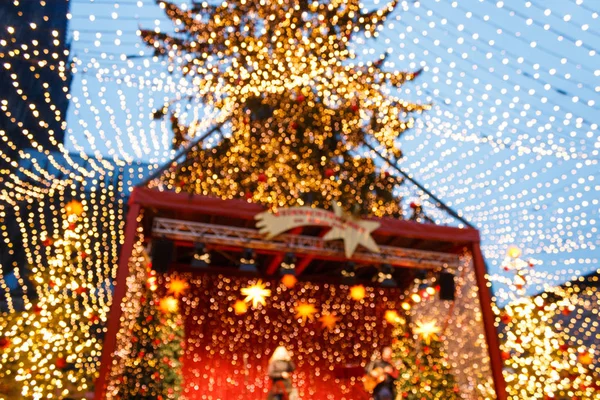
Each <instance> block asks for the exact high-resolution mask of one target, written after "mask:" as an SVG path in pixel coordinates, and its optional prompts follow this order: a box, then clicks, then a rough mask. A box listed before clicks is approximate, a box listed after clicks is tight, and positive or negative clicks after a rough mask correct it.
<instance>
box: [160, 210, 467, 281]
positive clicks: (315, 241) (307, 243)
mask: <svg viewBox="0 0 600 400" xmlns="http://www.w3.org/2000/svg"><path fill="white" fill-rule="evenodd" d="M152 235H153V236H155V237H156V236H159V237H165V238H169V239H173V240H182V241H190V242H202V243H205V244H210V245H214V246H223V247H236V248H250V249H254V250H255V251H257V252H259V253H260V252H264V253H288V252H289V253H294V254H296V255H307V256H312V257H314V258H315V259H323V260H334V261H344V260H347V258H346V256H345V255H344V246H343V244H342V242H341V241H325V240H323V239H322V238H320V237H314V236H304V235H289V234H284V235H279V236H276V237H274V238H272V239H267V238H265V237H264V236H262V235H261V234H260V233H259V232H258V230H256V229H249V228H241V227H235V226H225V225H214V224H206V223H202V222H192V221H182V220H175V219H168V218H154V223H153V227H152ZM379 249H380V250H381V252H380V253H373V252H369V251H366V250H360V249H359V250H357V251H356V252H355V253H354V255H353V256H352V261H354V262H356V263H361V264H363V263H364V264H389V265H392V266H394V267H404V268H419V269H437V268H456V267H458V265H459V261H460V260H459V256H458V255H456V254H450V253H440V252H435V251H426V250H415V249H404V248H400V247H392V246H379Z"/></svg>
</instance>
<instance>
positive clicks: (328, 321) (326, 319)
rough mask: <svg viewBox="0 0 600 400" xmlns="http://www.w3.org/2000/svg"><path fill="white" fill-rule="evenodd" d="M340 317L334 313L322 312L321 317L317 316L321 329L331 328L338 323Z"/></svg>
mask: <svg viewBox="0 0 600 400" xmlns="http://www.w3.org/2000/svg"><path fill="white" fill-rule="evenodd" d="M339 320H340V319H339V318H338V317H336V316H335V314H323V316H322V317H321V318H319V322H321V326H322V327H323V329H327V330H333V328H335V325H336V324H337V323H338V321H339Z"/></svg>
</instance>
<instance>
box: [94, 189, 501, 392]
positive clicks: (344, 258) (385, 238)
mask: <svg viewBox="0 0 600 400" xmlns="http://www.w3.org/2000/svg"><path fill="white" fill-rule="evenodd" d="M125 231H126V233H125V240H124V244H123V247H122V250H121V258H120V265H119V269H118V272H117V276H116V286H115V291H114V301H113V305H112V308H111V311H110V315H109V322H108V328H107V329H108V330H107V334H106V337H105V342H104V343H105V344H104V350H103V355H102V366H101V371H100V376H99V378H98V380H97V382H96V398H98V399H104V398H107V399H126V398H163V399H166V398H181V397H185V398H188V399H244V400H246V399H248V400H249V399H264V398H266V396H267V393H268V391H269V389H270V383H269V379H268V376H267V363H268V360H269V358H270V357H271V356H272V353H273V351H274V350H275V348H276V347H278V346H285V347H286V348H287V349H288V350H289V351H290V352H291V353H292V359H293V361H294V362H295V364H296V370H295V371H294V373H293V374H292V378H291V379H292V383H293V386H294V387H295V388H296V391H297V394H298V396H299V398H302V399H319V400H320V399H368V398H370V394H369V393H368V392H367V391H366V390H365V387H363V386H364V385H363V382H362V376H363V374H364V367H365V365H366V364H367V363H368V362H369V360H370V359H371V357H372V355H373V354H377V352H378V351H380V350H381V349H382V348H383V347H384V346H391V347H392V349H393V354H394V359H395V361H396V362H398V363H399V365H401V368H399V369H400V371H401V373H400V376H399V377H398V380H397V382H396V387H397V391H398V393H399V395H403V396H404V397H403V398H417V397H412V396H414V395H416V394H417V393H427V392H430V393H431V394H432V395H431V397H423V396H422V395H421V394H419V397H418V398H419V399H420V398H432V399H433V398H444V399H454V398H456V399H459V398H462V399H476V398H477V399H481V398H485V399H495V398H499V399H502V398H505V395H504V382H503V379H502V372H501V368H502V360H501V356H500V353H499V347H498V343H497V336H496V332H495V328H494V316H493V314H492V309H491V306H490V302H491V299H490V292H489V285H488V283H487V280H486V271H485V265H484V262H483V259H482V255H481V251H480V249H479V233H478V232H477V230H475V229H472V228H464V229H460V228H455V227H447V226H436V225H433V224H431V223H418V222H416V221H405V220H399V219H393V218H358V217H354V216H349V215H346V213H345V211H343V210H342V209H341V208H340V207H339V206H337V205H335V204H334V206H333V207H332V209H331V210H324V209H318V208H311V207H290V208H279V209H271V210H268V209H265V208H264V207H263V206H261V205H258V204H254V203H250V202H247V201H244V200H221V199H218V198H213V197H207V196H198V195H189V194H187V193H175V192H172V191H159V190H156V189H149V188H140V187H138V188H136V189H135V190H134V191H133V193H132V195H131V198H130V203H129V211H128V218H127V226H126V229H125ZM440 395H441V396H442V397H439V396H440ZM434 396H436V397H434Z"/></svg>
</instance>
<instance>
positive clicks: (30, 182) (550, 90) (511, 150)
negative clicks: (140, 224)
mask: <svg viewBox="0 0 600 400" xmlns="http://www.w3.org/2000/svg"><path fill="white" fill-rule="evenodd" d="M20 3H24V2H22V1H21V2H10V4H8V5H7V6H10V7H13V6H14V7H15V10H18V7H19V4H20ZM35 3H37V2H35ZM39 4H40V6H42V7H44V9H45V10H49V9H50V6H51V5H52V3H51V2H48V1H40V2H39ZM528 4H529V5H515V4H508V3H506V2H505V3H502V2H492V1H484V2H478V3H476V4H474V5H473V4H471V3H469V4H467V3H466V2H465V1H464V0H457V1H454V2H452V3H445V2H440V1H437V2H436V3H435V6H432V5H431V4H429V3H426V2H416V3H409V2H404V4H401V6H400V7H398V9H397V10H396V11H395V12H394V13H392V14H391V15H390V16H389V17H388V20H387V21H386V24H385V26H386V28H389V29H383V30H380V31H376V32H373V36H377V40H370V39H363V38H357V41H356V42H355V43H350V44H349V45H348V46H349V47H348V48H349V51H354V53H355V54H356V60H355V61H356V62H357V63H360V62H363V64H364V65H366V63H368V62H369V61H371V62H372V60H373V55H374V54H379V53H380V50H382V51H384V50H386V49H385V48H384V47H385V46H389V47H390V49H391V50H390V51H389V54H388V56H387V58H386V59H385V61H384V63H383V64H384V66H386V67H389V68H394V69H396V68H398V69H406V70H417V69H418V68H423V71H424V73H423V74H421V75H420V77H419V79H418V80H416V81H414V82H413V83H411V84H410V85H405V86H403V87H402V88H401V89H400V90H399V91H398V93H396V92H394V93H393V94H394V95H397V96H398V97H399V98H403V99H404V98H405V99H408V100H410V99H414V100H421V101H423V102H431V103H432V104H433V109H432V110H430V111H429V112H427V113H424V114H422V115H420V116H419V118H418V119H417V120H416V121H415V123H414V124H415V125H414V128H413V129H412V130H407V131H406V132H404V134H403V135H402V138H401V141H402V150H403V152H404V155H405V157H404V159H403V161H402V166H403V168H404V169H405V170H407V171H408V172H409V173H411V174H413V176H416V177H417V178H418V180H420V181H422V182H426V183H427V185H428V187H431V188H434V189H435V190H434V192H435V193H436V194H437V195H439V196H440V197H441V198H442V199H444V200H445V201H447V202H448V204H449V205H451V206H453V207H456V208H457V209H460V210H461V211H462V214H463V215H464V216H465V217H466V219H467V220H469V221H471V222H472V223H474V224H475V225H476V226H477V227H478V228H479V229H480V232H481V234H482V238H483V240H484V242H483V249H484V251H485V255H486V258H487V260H488V261H489V265H490V268H491V272H492V273H494V274H493V275H492V276H491V279H492V280H493V282H494V289H495V293H496V296H497V299H498V300H499V302H500V303H502V302H508V301H509V300H514V298H512V297H511V296H513V291H514V286H513V284H514V272H513V271H512V270H510V271H506V272H503V271H502V266H503V265H504V264H503V260H504V258H505V251H506V245H507V244H511V243H515V244H516V245H518V246H519V247H522V248H523V249H528V250H525V251H524V252H525V253H526V255H527V256H530V255H535V256H536V258H537V259H539V260H537V261H538V262H537V263H536V268H535V269H534V270H533V271H530V272H529V273H528V275H527V282H525V283H524V284H523V286H524V287H526V288H527V289H528V290H529V292H528V294H531V293H539V292H540V291H542V290H546V289H547V287H549V286H556V285H560V284H563V283H565V282H567V281H569V280H571V279H573V278H574V277H575V279H577V276H580V275H582V274H585V273H588V272H593V271H594V270H595V269H596V268H597V264H598V258H597V256H596V255H595V251H596V250H597V243H596V242H595V238H596V236H597V223H598V222H597V210H598V200H597V198H598V196H597V194H598V192H599V191H600V186H598V184H597V174H596V171H597V169H598V152H599V142H598V140H597V138H598V136H599V135H598V123H597V122H595V121H596V120H595V119H594V118H595V115H594V113H595V112H596V111H597V107H598V103H599V101H600V98H599V97H598V96H599V93H600V86H598V84H597V83H596V80H595V78H597V77H598V76H600V70H599V69H597V66H595V65H594V64H592V61H591V60H593V57H595V56H596V54H595V53H594V52H595V49H594V48H591V44H592V43H594V42H593V39H592V38H591V36H590V35H593V34H594V33H596V34H597V32H594V26H595V25H594V21H596V20H597V18H598V11H597V10H594V9H593V8H590V7H592V5H591V3H590V2H581V1H576V2H564V3H561V4H560V5H556V4H552V5H546V4H543V7H542V8H543V10H542V8H540V7H539V6H540V4H539V2H538V3H536V2H534V1H532V2H529V3H528ZM36 5H37V4H36ZM370 5H371V4H367V7H368V6H370ZM3 6H6V5H3ZM71 7H72V9H71V14H69V20H70V24H71V33H73V43H72V47H71V50H70V52H68V53H64V46H65V43H66V42H65V37H66V36H67V35H66V33H65V34H64V35H63V32H58V31H56V30H55V29H54V28H52V29H49V28H48V27H47V25H46V24H44V23H42V22H41V21H37V22H35V25H32V24H31V22H33V21H26V22H25V23H22V24H11V25H12V26H7V27H6V29H5V31H3V32H2V34H1V35H0V68H2V69H3V73H8V75H2V76H6V77H7V79H6V82H8V83H9V84H8V85H5V86H7V88H6V92H5V94H3V96H2V98H1V99H0V113H2V117H5V118H6V120H7V122H6V123H7V124H8V126H10V128H11V129H17V131H18V137H13V136H11V134H10V133H9V130H8V129H7V128H6V127H5V126H4V125H2V126H0V140H1V142H2V143H3V144H5V145H3V147H2V149H0V159H1V160H0V161H1V164H0V240H2V242H3V246H4V245H6V248H8V249H13V250H14V249H16V248H23V251H24V259H25V264H26V265H36V266H38V267H39V268H40V271H41V266H43V265H44V262H45V260H47V259H48V257H52V256H53V251H54V250H53V248H54V246H55V244H56V242H55V243H53V244H51V245H49V246H44V245H43V243H42V242H43V241H44V234H47V236H48V238H50V239H59V240H60V237H59V236H57V235H55V234H54V233H53V232H59V231H60V230H61V229H62V223H61V221H62V217H61V214H60V213H61V211H60V210H62V209H63V207H64V205H65V204H66V202H67V201H68V199H70V198H71V197H72V194H73V193H74V192H77V191H78V190H79V189H84V190H85V191H86V193H88V196H87V198H86V199H83V198H82V199H81V203H82V205H83V207H84V209H86V208H87V210H86V211H85V212H84V214H83V215H84V217H83V219H82V222H81V224H82V226H83V227H84V228H82V229H83V231H82V238H83V239H82V240H83V242H84V244H83V246H84V248H85V249H84V253H85V254H86V255H87V257H86V259H85V260H86V261H85V262H84V264H82V265H85V266H86V268H85V270H86V273H85V274H84V275H83V276H82V277H81V282H80V285H79V284H78V285H79V286H78V287H82V288H88V287H89V288H92V287H99V288H100V289H98V290H97V291H93V292H88V294H87V296H88V297H89V299H88V300H87V301H88V304H87V305H86V307H85V310H90V309H93V310H96V311H97V313H98V318H100V319H101V320H104V318H105V313H106V311H107V309H108V306H109V305H110V303H111V300H112V298H111V296H112V294H111V292H110V290H109V289H108V288H110V287H111V285H112V283H113V279H114V277H115V272H116V265H117V261H118V244H119V243H120V242H121V240H122V230H123V225H124V222H123V206H124V198H125V197H126V195H127V194H128V193H129V190H130V188H131V186H132V185H133V184H134V183H135V182H137V181H139V180H141V179H143V177H145V176H147V175H148V173H149V172H150V171H152V170H154V169H156V168H157V166H158V165H159V164H161V163H162V162H165V161H166V160H168V159H169V158H170V157H171V156H172V155H173V150H172V148H171V135H172V133H171V127H170V126H169V124H168V121H167V122H166V121H150V120H149V115H151V113H152V111H153V110H156V109H159V108H161V107H162V106H163V105H164V104H165V101H170V100H172V99H177V98H178V99H186V98H188V97H190V96H191V98H192V99H193V100H194V101H195V102H194V106H193V107H192V106H190V105H188V104H187V103H186V102H185V101H183V102H182V101H178V102H176V103H174V105H173V108H172V109H173V111H174V113H175V114H176V115H177V116H178V117H179V121H180V122H181V123H182V125H186V126H189V127H192V128H193V130H194V131H195V132H203V131H205V130H206V129H207V128H208V127H209V126H212V124H213V123H214V122H218V121H221V120H222V118H223V113H222V112H220V110H214V109H210V108H209V107H204V106H203V105H200V104H199V103H198V101H197V100H199V98H198V94H197V93H196V91H195V87H196V85H195V84H194V81H193V80H188V79H181V78H182V75H181V73H180V71H178V70H176V69H175V70H172V71H170V72H172V73H171V74H170V73H168V72H169V66H168V65H167V63H166V62H165V61H163V60H160V59H157V58H154V57H152V54H151V52H149V51H148V49H147V48H146V47H145V46H142V45H141V44H140V42H141V41H140V39H139V38H138V37H137V36H136V30H137V29H138V24H140V20H141V22H143V23H141V25H142V26H144V27H152V26H156V27H157V28H158V27H160V26H168V24H165V23H164V22H167V21H165V20H164V17H163V16H162V15H163V14H162V11H161V10H160V8H159V7H156V6H155V5H154V4H149V5H144V4H143V2H141V1H138V2H135V3H126V2H116V3H115V2H108V3H106V2H101V1H95V2H87V1H83V2H78V3H72V5H71ZM88 7H93V11H91V10H90V9H89V8H88ZM117 8H119V10H118V11H117ZM368 8H369V7H368ZM371 8H376V7H371ZM122 9H134V10H136V11H139V12H140V17H139V18H140V19H136V18H134V17H131V16H130V14H128V13H127V12H124V11H123V10H122ZM536 9H537V11H536ZM534 12H537V13H538V15H535V14H533V13H534ZM90 15H93V18H92V19H93V21H92V20H90ZM556 15H560V16H561V18H556V17H555V16H556ZM567 16H569V17H568V18H567ZM538 17H539V18H538ZM23 18H24V21H25V20H26V19H27V15H26V14H25V15H24V17H23ZM155 19H156V20H158V22H159V23H158V24H155V23H154V20H155ZM107 20H108V21H111V26H110V27H107V26H106V25H100V24H101V23H102V21H107ZM161 20H162V22H163V24H161V23H160V22H161ZM575 23H576V24H578V25H580V26H581V30H582V32H577V33H572V31H571V28H572V27H571V25H573V24H575ZM540 24H542V25H540ZM546 25H547V26H548V28H546ZM584 26H586V27H587V28H586V29H583V27H584ZM480 27H481V28H480ZM534 28H535V29H536V30H535V31H534V30H533V29H534ZM158 30H159V32H160V31H161V30H160V29H158ZM28 32H37V33H38V34H47V35H48V36H49V37H50V36H51V37H52V40H51V41H50V42H49V43H50V45H49V47H48V48H41V47H40V46H39V45H38V46H36V45H35V44H34V43H33V41H32V40H29V39H28V38H27V36H26V35H24V34H25V33H28ZM55 32H56V33H55ZM546 32H549V33H546ZM140 33H141V32H140ZM550 33H551V34H552V35H550ZM565 33H571V34H572V35H581V37H573V40H571V39H569V38H568V35H565ZM559 38H561V39H559ZM382 42H383V45H382V44H381V43H382ZM392 43H394V46H395V45H396V44H397V45H398V47H399V48H392V47H391V44H392ZM23 46H26V48H24V47H23ZM57 49H60V51H57ZM363 50H364V52H363ZM371 50H374V51H371ZM36 51H37V52H38V53H43V54H46V55H48V57H44V59H40V58H39V57H38V56H39V54H38V55H36V53H35V52H36ZM61 51H62V54H61ZM54 54H56V57H54ZM65 54H66V55H68V56H69V57H70V60H72V63H71V64H70V65H69V64H68V63H67V62H66V61H64V60H63V58H64V56H65ZM46 58H47V59H46ZM57 60H59V61H57ZM538 60H543V62H541V61H538ZM182 61H183V60H182ZM23 65H26V66H27V68H30V69H31V71H32V73H33V74H34V75H35V74H40V75H42V74H45V73H52V74H55V75H56V77H57V78H58V80H59V81H60V82H61V84H60V87H59V89H60V90H59V91H58V92H62V93H61V94H60V95H58V94H57V91H53V90H50V89H49V88H48V87H44V83H47V82H44V80H43V79H41V78H40V79H32V80H31V83H33V84H35V85H36V87H38V88H39V90H40V93H41V95H42V96H43V97H42V98H40V99H33V98H32V97H33V91H31V93H29V92H28V91H30V89H27V88H28V86H27V84H28V80H27V78H26V77H25V76H23V75H21V74H20V72H19V68H21V66H23ZM17 66H19V68H17ZM5 71H6V72H5ZM69 71H70V72H71V73H72V74H73V82H72V84H71V89H70V93H69V94H67V91H64V90H63V87H64V86H65V85H66V82H67V80H68V72H69ZM67 86H68V85H67ZM25 98H27V99H25ZM13 99H18V102H15V101H13ZM66 99H68V100H69V101H70V106H69V111H68V114H66V113H65V109H64V107H61V106H60V104H63V103H64V102H65V100H66ZM9 100H10V101H9ZM23 105H25V107H23ZM48 113H49V114H48ZM47 115H50V116H51V118H47ZM25 120H29V121H31V122H32V124H33V125H35V126H36V127H39V128H38V129H39V132H40V134H39V137H37V136H38V134H37V133H36V134H35V135H34V133H33V132H29V131H25V130H23V129H21V128H22V126H21V125H22V123H23V122H24V121H25ZM50 121H55V122H56V123H57V124H58V125H59V126H60V127H64V128H65V129H66V132H67V134H68V136H69V140H68V143H66V144H65V145H63V144H61V143H60V132H59V130H58V129H56V130H55V129H52V128H50V123H49V122H50ZM3 123H4V122H3ZM20 124H21V125H20ZM224 130H225V131H227V128H226V129H224ZM230 135H231V132H224V133H223V136H225V137H228V136H230ZM43 136H45V137H48V138H49V142H50V145H46V144H43V143H41V140H40V137H43ZM220 138H221V137H220V136H219V135H214V136H212V137H209V138H207V140H206V141H205V146H206V148H209V147H211V146H214V145H215V143H216V140H217V139H220ZM22 142H25V143H30V144H31V146H32V148H33V149H34V150H31V151H27V150H24V149H23V148H22V147H21V145H20V144H19V143H22ZM377 150H379V151H381V152H383V150H384V147H383V146H378V147H377ZM71 151H73V152H74V153H70V152H71ZM359 153H360V154H361V155H363V156H371V157H373V156H374V154H373V153H372V152H367V151H362V150H360V151H359ZM140 159H142V160H144V161H147V162H148V164H143V165H141V164H140V165H136V166H131V167H126V164H130V163H132V162H134V161H137V160H140ZM257 172H258V171H257ZM325 172H326V171H324V173H325ZM334 172H335V171H334ZM383 175H384V176H385V174H383ZM274 176H275V175H272V176H271V175H269V174H267V180H273V179H275V178H274ZM331 177H332V178H333V177H334V175H332V176H331ZM322 178H323V177H322V176H320V177H319V179H320V180H322ZM329 180H330V181H332V182H331V183H330V184H331V185H332V186H335V184H336V182H334V181H335V179H334V180H332V179H329ZM115 182H116V183H115ZM395 194H397V195H398V196H399V197H405V198H409V197H414V196H415V195H417V196H418V197H422V199H421V201H422V204H423V206H424V207H425V209H427V208H428V207H430V208H433V204H432V203H431V201H430V199H428V198H427V196H426V195H423V193H421V192H419V191H417V190H415V189H414V188H411V187H409V185H403V186H402V187H400V188H398V189H397V193H395ZM236 195H242V196H247V194H246V193H241V194H240V193H236ZM250 195H251V196H249V197H251V198H252V199H255V198H261V197H263V196H268V193H267V192H266V191H262V190H259V191H258V193H250ZM54 199H56V201H54ZM48 210H51V212H48ZM395 211H398V212H399V211H400V210H395ZM432 216H433V217H434V218H435V220H436V222H438V223H450V222H451V221H450V220H449V219H448V218H447V217H446V216H445V215H444V214H443V213H433V214H432ZM10 226H14V227H15V229H14V232H12V231H11V228H9V227H10ZM32 226H35V227H36V228H32ZM32 229H35V230H36V231H35V232H34V231H33V230H32ZM89 232H94V234H93V235H92V234H89V235H88V236H86V235H87V234H88V233H89ZM83 233H86V235H83ZM13 250H10V251H11V252H12V251H13ZM10 256H11V257H9V259H7V260H4V259H3V260H2V261H1V262H0V264H2V272H1V273H0V291H1V292H2V298H3V299H6V307H7V309H8V311H9V312H11V313H13V312H14V311H15V308H25V309H29V310H31V309H32V307H35V302H36V300H35V299H36V298H40V299H41V298H44V296H47V293H46V292H45V289H40V288H36V289H35V292H33V291H32V288H31V287H30V286H28V280H29V278H28V277H27V276H28V275H27V273H26V269H25V267H24V264H19V263H17V262H16V260H17V258H15V257H12V254H10ZM90 271H91V272H90ZM495 273H499V275H496V274H495ZM8 276H10V277H11V278H12V277H14V279H15V280H16V282H17V285H18V290H16V291H15V290H14V289H11V288H9V286H8V284H7V278H8ZM577 287H578V286H568V287H567V288H566V289H564V290H565V291H566V293H565V294H566V295H568V296H571V297H573V296H574V295H575V294H577V298H578V299H579V300H578V301H575V302H573V303H572V304H573V305H576V306H577V307H581V309H582V310H589V309H590V307H592V306H591V305H594V304H598V299H597V295H596V294H595V292H593V291H592V290H591V289H577ZM11 290H12V291H11ZM16 292H18V293H21V294H18V295H15V296H16V297H13V295H14V293H16ZM419 296H420V295H419ZM579 296H581V297H579ZM423 303H426V302H425V301H423V302H421V303H419V304H416V303H415V305H416V306H417V307H420V304H423ZM411 307H413V305H411V304H409V303H408V302H405V303H402V305H401V308H403V309H411ZM585 318H586V317H583V316H581V314H579V313H574V315H572V316H571V319H572V321H571V322H569V324H573V326H581V324H586V328H588V330H587V332H591V333H590V335H591V336H592V337H594V335H596V336H595V337H597V328H596V326H595V325H593V323H592V322H587V321H586V320H585ZM577 324H579V325H577ZM7 326H8V325H2V326H0V331H1V333H2V334H4V333H5V332H7V328H6V327H7ZM86 329H87V328H86ZM569 329H572V328H569ZM581 335H582V331H579V329H575V330H574V331H573V332H572V336H571V337H572V338H573V340H580V339H577V338H579V337H580V336H581ZM589 354H591V355H595V354H596V353H594V352H590V353H589ZM92 358H93V359H94V360H96V361H97V356H93V357H92ZM584 359H585V357H584ZM64 361H65V362H67V363H68V362H69V361H68V360H67V359H65V360H64ZM59 364H61V365H62V362H61V363H59ZM89 365H90V371H93V370H94V368H95V367H94V366H93V365H94V363H93V362H91V363H90V364H89ZM32 390H37V389H32Z"/></svg>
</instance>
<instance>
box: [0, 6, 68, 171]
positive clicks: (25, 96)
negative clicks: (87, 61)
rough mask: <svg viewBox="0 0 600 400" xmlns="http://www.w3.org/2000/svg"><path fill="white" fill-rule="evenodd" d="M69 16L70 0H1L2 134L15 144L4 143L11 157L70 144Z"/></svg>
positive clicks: (0, 118) (0, 122)
mask: <svg viewBox="0 0 600 400" xmlns="http://www.w3.org/2000/svg"><path fill="white" fill-rule="evenodd" d="M68 12H69V0H18V1H15V0H2V1H0V108H1V110H0V131H4V135H5V136H6V137H8V140H9V141H10V142H12V143H8V142H6V141H4V140H0V150H2V152H3V153H5V154H7V155H8V156H9V157H13V156H14V155H15V153H16V152H17V151H18V150H19V149H24V148H28V147H34V148H36V149H38V150H39V149H40V148H39V147H38V146H37V145H40V146H42V147H43V148H44V149H45V150H53V149H55V148H56V144H57V143H62V142H63V140H64V132H65V128H66V126H65V125H66V124H65V122H64V121H65V119H66V112H67V107H68V103H69V99H68V90H69V87H70V84H71V71H70V65H69V44H68V43H67V26H68V19H67V13H68ZM52 136H53V138H52V139H51V137H52ZM32 142H33V145H32ZM36 144H37V145H36ZM0 167H6V165H5V164H4V165H3V164H0Z"/></svg>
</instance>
